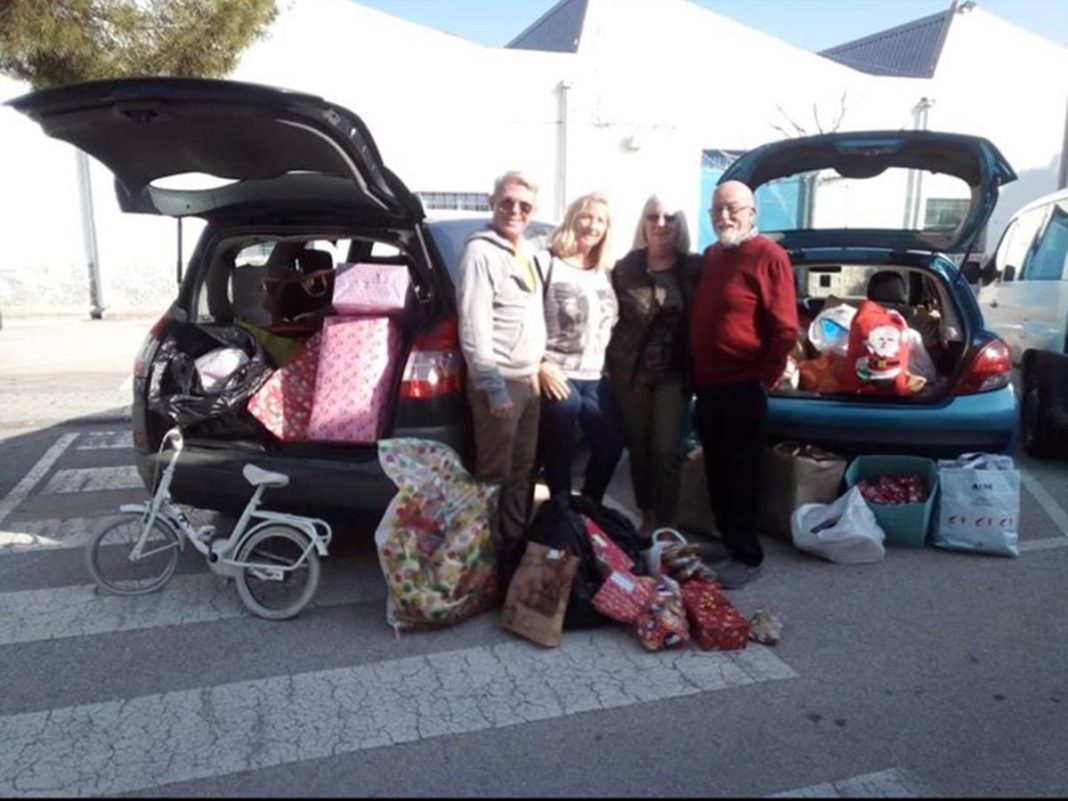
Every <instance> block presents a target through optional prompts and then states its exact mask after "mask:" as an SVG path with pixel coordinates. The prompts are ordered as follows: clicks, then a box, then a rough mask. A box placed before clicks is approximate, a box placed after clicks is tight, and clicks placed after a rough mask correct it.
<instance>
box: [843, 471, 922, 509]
mask: <svg viewBox="0 0 1068 801" xmlns="http://www.w3.org/2000/svg"><path fill="white" fill-rule="evenodd" d="M857 486H858V487H860V494H861V495H863V496H864V500H866V501H869V502H871V503H885V504H891V505H893V504H900V503H923V502H924V501H926V500H927V483H926V482H925V481H924V480H923V477H922V476H921V475H920V474H919V473H907V474H905V475H900V476H879V477H878V478H876V479H874V480H870V481H869V480H868V479H866V478H862V479H861V480H860V481H858V482H857Z"/></svg>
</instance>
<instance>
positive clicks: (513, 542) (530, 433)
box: [467, 376, 541, 590]
mask: <svg viewBox="0 0 1068 801" xmlns="http://www.w3.org/2000/svg"><path fill="white" fill-rule="evenodd" d="M506 385H507V387H508V395H509V396H510V397H511V399H512V404H513V407H512V412H511V414H509V415H508V416H507V417H505V418H503V419H499V418H496V417H494V416H493V415H492V414H490V407H489V401H488V399H487V398H486V393H485V392H482V391H480V390H477V389H475V387H474V383H473V382H471V381H468V384H467V395H468V399H469V401H470V403H471V417H472V421H473V423H474V429H475V478H477V479H478V480H479V481H481V482H483V483H486V484H496V485H497V486H499V487H500V493H499V495H498V498H497V511H496V514H495V515H494V519H493V520H494V527H493V546H494V550H495V551H496V555H497V568H498V574H499V576H500V578H501V580H502V590H503V589H504V588H505V587H507V582H508V581H510V580H511V576H512V573H513V572H514V571H515V568H516V566H518V564H519V560H520V559H521V558H522V556H523V550H524V549H525V548H526V536H525V535H526V526H527V522H528V521H529V519H530V510H531V507H532V506H533V504H534V479H535V474H534V470H535V467H536V464H537V453H538V418H539V416H540V412H541V396H540V388H539V387H538V378H537V376H531V377H530V378H524V379H515V380H509V381H506Z"/></svg>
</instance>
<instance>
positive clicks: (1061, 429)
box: [965, 189, 1068, 456]
mask: <svg viewBox="0 0 1068 801" xmlns="http://www.w3.org/2000/svg"><path fill="white" fill-rule="evenodd" d="M967 273H968V271H967V270H966V271H965V274H966V277H968V278H969V280H974V279H976V278H978V279H979V280H978V286H979V289H978V300H979V305H980V307H981V308H982V311H983V317H984V318H985V319H986V323H987V325H988V326H989V328H990V329H992V330H993V331H994V332H996V333H997V334H998V335H999V336H1000V337H1001V338H1002V339H1004V340H1005V342H1007V343H1008V345H1009V348H1010V349H1011V350H1012V360H1013V363H1014V364H1018V365H1019V366H1020V373H1021V375H1020V381H1021V388H1022V392H1021V407H1020V408H1021V433H1022V435H1023V444H1024V448H1025V449H1026V450H1027V451H1028V452H1029V453H1031V454H1033V455H1036V456H1051V455H1068V436H1065V435H1066V434H1068V356H1066V355H1065V354H1068V189H1061V190H1058V191H1057V192H1054V193H1052V194H1049V195H1046V196H1045V197H1041V198H1039V199H1038V200H1036V201H1034V202H1033V203H1029V204H1027V205H1026V206H1024V207H1023V208H1022V209H1020V210H1019V211H1018V212H1016V214H1014V215H1013V217H1012V219H1011V220H1010V221H1009V224H1008V226H1007V227H1006V228H1005V233H1004V234H1002V236H1001V241H1000V242H999V243H998V246H997V250H996V251H995V252H994V255H993V256H992V257H991V259H990V261H988V262H987V264H985V265H984V266H983V268H982V270H981V271H978V273H975V272H973V273H972V275H968V274H967Z"/></svg>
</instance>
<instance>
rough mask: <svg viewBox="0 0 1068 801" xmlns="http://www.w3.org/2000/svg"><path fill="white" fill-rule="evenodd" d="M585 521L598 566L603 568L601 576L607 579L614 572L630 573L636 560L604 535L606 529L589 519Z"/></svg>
mask: <svg viewBox="0 0 1068 801" xmlns="http://www.w3.org/2000/svg"><path fill="white" fill-rule="evenodd" d="M583 519H584V520H585V521H586V538H587V539H589V541H590V546H591V547H592V548H593V556H594V558H595V559H596V560H597V566H598V567H600V568H601V575H603V576H606V577H607V576H608V575H609V574H610V573H611V572H612V571H617V572H619V573H628V572H630V569H631V568H632V567H634V560H633V559H631V558H630V557H629V556H627V554H626V553H624V552H623V549H622V548H620V547H619V546H618V545H616V544H615V543H614V542H613V541H612V538H611V537H609V536H608V535H607V534H605V533H604V529H602V528H601V527H600V526H599V525H597V524H596V523H595V522H593V521H592V520H590V518H588V517H584V518H583Z"/></svg>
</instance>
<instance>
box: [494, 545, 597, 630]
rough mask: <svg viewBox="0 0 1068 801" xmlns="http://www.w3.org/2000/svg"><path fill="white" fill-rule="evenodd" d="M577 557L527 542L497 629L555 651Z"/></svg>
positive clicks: (509, 586)
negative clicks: (510, 632)
mask: <svg viewBox="0 0 1068 801" xmlns="http://www.w3.org/2000/svg"><path fill="white" fill-rule="evenodd" d="M578 563H579V560H578V557H576V556H575V555H574V554H572V553H571V552H570V551H566V550H563V551H561V550H557V549H555V548H550V547H548V546H546V545H542V544H541V543H540V542H528V543H527V549H526V551H525V552H524V553H523V559H522V560H521V561H520V562H519V567H518V568H517V569H516V571H515V575H514V576H513V577H512V583H511V584H509V585H508V595H507V596H506V597H505V599H504V607H503V608H502V609H501V625H502V626H504V627H505V628H506V629H508V630H509V631H513V632H515V633H516V634H519V635H520V636H523V637H526V638H527V639H528V640H532V641H533V642H536V643H538V645H544V646H546V647H547V648H555V647H556V646H558V645H559V644H560V643H561V642H562V641H563V636H564V613H565V612H566V611H567V600H568V597H569V596H570V595H571V582H572V581H573V580H574V578H575V571H576V570H577V569H578Z"/></svg>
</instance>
